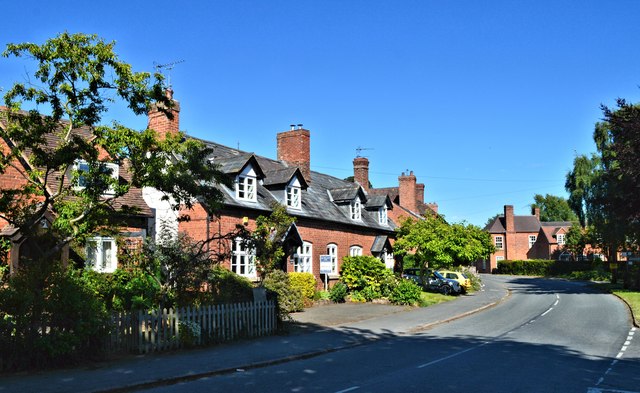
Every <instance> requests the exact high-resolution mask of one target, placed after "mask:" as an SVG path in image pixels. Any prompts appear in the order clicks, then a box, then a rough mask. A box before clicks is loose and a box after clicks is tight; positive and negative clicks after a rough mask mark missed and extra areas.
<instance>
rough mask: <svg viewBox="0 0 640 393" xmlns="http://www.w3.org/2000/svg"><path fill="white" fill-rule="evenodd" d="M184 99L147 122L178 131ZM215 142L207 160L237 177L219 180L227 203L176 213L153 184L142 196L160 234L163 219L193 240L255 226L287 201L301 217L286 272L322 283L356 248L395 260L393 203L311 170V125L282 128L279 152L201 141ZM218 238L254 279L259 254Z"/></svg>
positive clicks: (237, 267) (235, 267)
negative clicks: (326, 262)
mask: <svg viewBox="0 0 640 393" xmlns="http://www.w3.org/2000/svg"><path fill="white" fill-rule="evenodd" d="M179 110H180V106H179V105H176V106H175V107H174V108H173V111H174V117H173V119H171V120H170V119H168V118H167V117H166V116H161V115H159V114H158V113H157V112H154V111H152V113H150V116H149V128H152V129H155V130H157V131H158V130H160V131H165V132H174V131H177V130H178V129H179V123H178V122H179V120H178V119H179V113H178V112H179ZM202 142H203V143H204V144H205V145H206V146H207V147H209V148H211V149H212V151H213V153H212V154H211V155H210V156H209V158H208V159H209V161H211V162H212V163H214V164H217V165H219V167H220V169H221V171H222V172H224V173H226V174H227V175H228V176H230V177H231V179H232V180H233V186H232V187H226V186H224V185H218V187H219V189H220V191H221V192H222V194H223V196H224V201H223V207H222V208H221V209H219V210H216V211H210V209H208V208H207V207H206V206H203V205H202V204H196V206H195V208H194V209H193V210H188V211H187V210H184V211H181V212H180V214H181V215H188V216H189V220H188V221H184V220H177V217H176V215H175V214H173V213H172V212H171V211H169V210H168V209H167V208H168V206H167V203H166V202H165V201H162V200H160V195H158V194H154V190H146V189H145V190H144V191H143V193H144V195H145V200H146V201H147V203H148V204H149V205H150V206H151V207H152V208H153V209H154V210H155V212H156V223H155V224H154V225H153V228H152V233H153V234H155V235H156V237H158V235H159V234H160V231H161V225H160V224H161V223H162V224H163V225H164V227H166V226H167V224H168V225H169V227H172V228H173V229H174V230H175V231H179V232H184V233H186V234H188V235H189V236H190V237H191V238H193V239H194V240H204V239H206V238H209V237H210V236H212V235H214V234H225V233H229V232H231V231H233V230H234V228H235V227H236V225H238V224H244V225H246V226H247V228H248V229H254V228H255V220H256V218H257V217H258V216H260V215H268V214H269V213H270V212H271V206H272V204H273V203H280V204H282V205H283V206H285V207H286V209H287V213H288V214H289V215H291V216H293V217H295V218H296V223H295V225H294V226H293V227H292V228H291V231H290V238H289V240H290V244H291V245H292V246H294V247H293V249H292V250H291V253H290V255H288V256H287V258H286V260H284V261H283V262H282V265H281V267H282V268H283V270H285V271H288V272H293V271H298V272H309V273H312V274H314V276H316V279H317V280H318V283H319V284H320V283H321V282H323V281H324V279H325V278H326V279H328V281H335V280H337V279H338V278H339V272H340V264H341V262H342V258H343V257H345V256H353V255H373V256H376V257H378V258H380V259H381V260H383V261H385V263H386V264H387V266H388V267H390V268H393V267H394V259H393V253H392V241H393V237H394V234H395V231H394V230H395V227H396V226H395V223H394V221H393V220H391V219H389V215H388V213H389V212H390V211H392V210H393V209H394V205H393V203H392V202H391V200H390V198H389V197H387V196H386V195H376V196H372V195H369V194H368V193H367V192H366V191H365V190H364V189H363V188H362V187H361V186H360V185H359V184H357V183H353V182H349V181H345V180H342V179H339V178H336V177H333V176H330V175H327V174H324V173H319V172H315V171H312V170H311V169H310V168H311V157H310V144H311V133H310V131H309V130H307V129H304V128H302V127H301V126H298V127H291V129H290V130H287V131H284V132H281V133H279V134H277V159H271V158H267V157H262V156H259V155H255V154H253V153H250V152H245V151H241V150H239V149H235V148H231V147H228V146H223V145H220V144H218V143H215V142H211V141H206V140H202ZM229 243H230V244H215V245H211V246H212V247H228V248H230V250H231V252H232V257H231V260H230V261H226V262H225V263H224V265H225V266H226V267H227V268H229V269H230V270H232V271H234V272H236V273H238V274H240V275H243V276H245V277H248V278H250V279H257V273H256V268H255V260H254V258H255V257H254V255H252V251H251V250H248V249H244V248H243V245H242V243H241V242H240V241H239V240H238V241H237V242H233V241H230V242H229ZM321 255H325V256H328V257H329V258H330V259H331V262H332V263H331V273H329V274H327V275H326V277H325V275H324V274H320V256H321Z"/></svg>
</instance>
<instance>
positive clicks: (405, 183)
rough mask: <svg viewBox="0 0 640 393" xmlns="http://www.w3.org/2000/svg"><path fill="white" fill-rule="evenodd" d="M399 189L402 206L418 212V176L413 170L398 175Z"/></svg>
mask: <svg viewBox="0 0 640 393" xmlns="http://www.w3.org/2000/svg"><path fill="white" fill-rule="evenodd" d="M398 185H399V187H398V191H399V197H400V206H402V207H404V208H405V209H407V210H410V211H412V212H414V213H418V204H417V203H416V202H417V201H416V177H415V176H414V174H413V171H411V172H409V174H408V175H405V174H404V172H402V175H400V177H398Z"/></svg>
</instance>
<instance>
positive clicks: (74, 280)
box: [0, 261, 107, 369]
mask: <svg viewBox="0 0 640 393" xmlns="http://www.w3.org/2000/svg"><path fill="white" fill-rule="evenodd" d="M84 284H85V283H84V281H83V278H82V271H78V270H73V269H71V268H67V267H63V266H62V265H61V264H59V263H53V262H50V261H30V264H25V265H24V266H23V267H22V268H21V269H20V271H18V272H17V273H16V275H15V276H13V277H11V278H9V279H8V282H7V285H6V286H4V287H2V288H0V321H1V322H0V358H1V359H2V361H3V363H4V364H3V367H4V368H13V369H24V368H32V367H44V366H50V365H63V364H71V363H75V362H77V361H79V360H81V359H83V358H89V357H95V356H96V355H99V354H100V353H101V352H102V351H101V348H102V345H101V344H102V338H103V337H104V335H105V334H106V333H107V332H106V328H105V326H106V324H107V313H106V310H105V307H104V303H102V302H101V300H100V298H99V297H98V296H97V295H96V293H95V292H93V291H92V290H91V289H90V288H87V287H86V286H85V285H84ZM42 327H46V328H47V334H46V335H45V334H42V329H41V328H42Z"/></svg>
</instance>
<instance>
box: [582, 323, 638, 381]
mask: <svg viewBox="0 0 640 393" xmlns="http://www.w3.org/2000/svg"><path fill="white" fill-rule="evenodd" d="M635 331H636V328H635V327H632V328H631V330H629V334H628V335H627V341H625V342H624V344H622V348H620V352H618V354H617V355H616V358H615V359H613V361H612V362H611V364H610V365H609V368H608V369H607V371H605V372H604V374H602V376H601V377H600V378H599V379H598V382H596V386H598V385H600V384H601V383H602V382H604V377H606V376H607V375H608V374H609V373H610V372H611V370H613V366H615V365H616V363H618V359H620V358H622V357H623V356H624V353H625V352H626V351H627V349H628V348H629V345H631V340H633V335H634V333H635ZM599 392H603V393H605V392H612V393H638V392H626V391H624V390H610V389H608V390H601V389H598V388H589V390H588V391H587V393H599Z"/></svg>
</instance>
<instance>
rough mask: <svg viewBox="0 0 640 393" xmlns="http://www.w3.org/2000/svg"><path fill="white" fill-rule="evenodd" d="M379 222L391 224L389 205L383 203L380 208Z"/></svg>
mask: <svg viewBox="0 0 640 393" xmlns="http://www.w3.org/2000/svg"><path fill="white" fill-rule="evenodd" d="M378 223H379V224H381V225H387V224H389V215H388V213H387V205H382V207H381V208H380V209H378Z"/></svg>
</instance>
